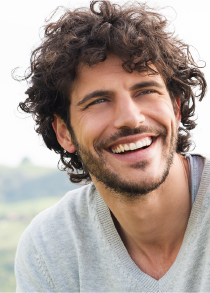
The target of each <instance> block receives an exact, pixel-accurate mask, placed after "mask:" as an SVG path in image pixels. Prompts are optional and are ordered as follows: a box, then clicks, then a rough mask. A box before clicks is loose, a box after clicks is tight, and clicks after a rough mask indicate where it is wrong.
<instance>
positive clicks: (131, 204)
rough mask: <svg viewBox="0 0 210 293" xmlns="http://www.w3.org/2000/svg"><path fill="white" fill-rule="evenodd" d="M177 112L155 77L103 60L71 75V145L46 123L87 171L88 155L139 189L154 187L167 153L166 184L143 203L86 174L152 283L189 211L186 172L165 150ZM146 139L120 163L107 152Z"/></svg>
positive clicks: (169, 260)
mask: <svg viewBox="0 0 210 293" xmlns="http://www.w3.org/2000/svg"><path fill="white" fill-rule="evenodd" d="M143 83H144V86H142V84H143ZM96 91H103V93H102V92H101V93H96ZM179 106H180V101H179V99H178V98H176V101H175V112H174V107H173V105H172V102H171V99H170V96H169V93H168V91H167V88H166V86H165V83H164V81H163V79H162V77H161V75H160V74H158V75H147V74H145V73H144V74H142V73H138V72H133V73H131V74H130V73H127V72H125V71H124V70H123V68H122V62H121V60H120V59H119V58H118V57H116V56H114V55H109V56H108V58H107V59H106V60H105V61H104V62H101V63H99V64H98V65H97V66H95V67H93V68H89V67H87V66H85V65H81V66H80V68H79V69H78V73H77V78H76V80H75V82H74V86H73V90H72V92H71V106H70V114H71V121H70V122H71V126H72V129H73V130H74V134H75V137H76V141H75V139H73V138H72V137H71V135H70V134H69V131H68V129H67V127H66V125H65V123H64V122H63V121H62V120H61V119H60V118H59V117H57V116H55V120H54V122H53V128H54V130H55V132H56V135H57V139H58V142H59V143H60V144H61V146H62V147H63V148H64V149H66V150H67V151H68V152H75V150H76V148H78V146H77V144H78V145H79V146H81V153H80V155H81V157H82V159H83V161H85V160H86V161H87V165H88V164H89V165H91V160H89V161H88V159H87V153H89V154H90V155H91V159H92V160H94V161H95V162H98V163H101V165H102V166H103V168H105V169H106V170H107V171H108V172H109V173H110V174H111V175H112V176H118V177H116V178H117V180H122V182H124V183H125V184H126V183H127V184H136V183H137V184H138V186H139V188H141V187H142V186H144V187H148V186H151V184H153V183H155V182H160V180H161V178H162V176H163V174H164V172H165V171H166V168H167V166H168V165H169V164H168V157H169V155H170V153H172V152H173V160H172V164H171V165H170V168H169V172H168V176H167V177H166V179H165V181H164V182H163V183H162V184H161V185H160V186H159V187H157V188H156V189H154V190H153V191H151V192H147V194H146V195H142V194H141V192H139V195H138V196H135V198H134V199H133V200H129V199H128V196H127V195H126V194H123V192H121V193H120V192H115V191H114V190H113V189H111V188H107V187H106V185H105V184H104V183H103V180H99V178H98V177H100V174H97V170H95V169H97V168H94V167H96V165H94V164H93V166H90V169H89V171H90V175H91V178H92V181H93V183H94V184H95V186H96V188H97V190H98V191H99V193H100V195H101V196H102V198H103V199H104V201H105V202H106V204H107V206H108V207H109V209H110V211H111V213H112V216H113V220H114V223H115V226H116V228H117V230H118V232H119V235H120V236H121V239H122V241H123V242H124V244H125V247H126V248H127V251H128V253H129V254H130V256H131V258H132V259H133V261H134V262H135V263H136V264H137V265H138V266H139V268H140V269H141V270H142V271H143V272H144V273H146V274H148V275H150V276H151V277H153V278H155V279H157V280H158V279H160V278H161V277H162V276H164V275H165V273H166V272H167V271H168V270H169V268H170V267H171V265H172V264H173V262H174V261H175V259H176V256H177V254H178V252H179V250H180V247H181V244H182V241H183V237H184V233H185V230H186V227H187V223H188V219H189V215H190V210H191V199H190V188H189V169H188V164H187V162H186V159H185V158H184V157H183V156H181V155H178V154H177V153H176V152H174V150H173V148H172V147H173V146H174V145H175V143H176V135H177V129H178V126H179V122H180V120H181V116H180V111H179ZM143 127H147V128H145V129H147V130H146V131H144V132H143V133H138V134H129V135H127V136H122V135H121V134H120V133H121V132H122V131H124V130H128V129H129V130H130V129H132V130H134V129H141V128H142V129H143ZM122 133H123V132H122ZM158 133H159V134H158ZM163 133H165V135H163ZM145 137H152V138H153V143H152V144H151V146H150V147H148V148H147V149H145V150H142V149H140V150H138V151H135V152H132V153H126V154H123V155H122V154H114V153H112V152H111V148H114V147H115V146H116V145H118V144H119V143H122V144H123V143H130V142H135V141H137V140H139V139H143V138H145ZM91 168H92V169H91ZM91 170H92V172H91ZM100 170H101V169H100ZM96 175H97V176H96Z"/></svg>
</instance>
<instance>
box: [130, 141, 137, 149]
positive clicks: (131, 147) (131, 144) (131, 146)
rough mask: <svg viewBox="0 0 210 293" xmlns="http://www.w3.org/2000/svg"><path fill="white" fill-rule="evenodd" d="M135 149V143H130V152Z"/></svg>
mask: <svg viewBox="0 0 210 293" xmlns="http://www.w3.org/2000/svg"><path fill="white" fill-rule="evenodd" d="M135 149H136V145H135V143H133V142H132V143H130V150H135Z"/></svg>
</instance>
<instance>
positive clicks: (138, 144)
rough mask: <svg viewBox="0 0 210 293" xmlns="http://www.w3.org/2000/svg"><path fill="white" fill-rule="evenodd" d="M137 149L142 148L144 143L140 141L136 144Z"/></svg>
mask: <svg viewBox="0 0 210 293" xmlns="http://www.w3.org/2000/svg"><path fill="white" fill-rule="evenodd" d="M136 147H137V149H140V148H142V142H141V141H140V140H139V141H137V142H136Z"/></svg>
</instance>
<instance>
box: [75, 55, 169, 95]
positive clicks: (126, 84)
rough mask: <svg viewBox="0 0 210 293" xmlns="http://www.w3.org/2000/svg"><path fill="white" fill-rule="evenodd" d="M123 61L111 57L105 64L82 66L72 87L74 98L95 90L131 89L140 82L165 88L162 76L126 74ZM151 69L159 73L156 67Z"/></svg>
mask: <svg viewBox="0 0 210 293" xmlns="http://www.w3.org/2000/svg"><path fill="white" fill-rule="evenodd" d="M122 63H123V62H122V60H121V59H120V58H119V57H117V56H115V55H109V56H108V57H107V59H106V60H105V61H104V62H100V63H98V64H97V65H95V66H93V67H89V66H87V65H84V64H80V66H79V67H78V70H77V76H76V79H75V81H74V83H73V87H72V91H71V92H72V96H77V97H78V98H79V97H81V98H82V96H84V95H86V94H87V93H88V92H91V91H95V90H112V91H118V90H119V89H122V88H124V89H129V88H131V87H132V86H133V84H135V83H137V82H140V81H148V80H155V81H156V82H159V83H160V84H162V85H164V86H165V83H164V81H163V79H162V77H161V75H160V74H148V73H145V72H142V73H141V72H137V71H133V72H132V73H128V72H126V71H125V70H124V69H123V67H122ZM151 68H152V69H154V70H155V71H157V69H156V68H155V66H154V65H151Z"/></svg>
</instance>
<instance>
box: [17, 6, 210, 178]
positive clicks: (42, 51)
mask: <svg viewBox="0 0 210 293" xmlns="http://www.w3.org/2000/svg"><path fill="white" fill-rule="evenodd" d="M44 28H45V31H44V37H43V40H42V43H41V45H40V46H39V47H38V48H37V49H35V50H34V51H33V52H32V54H31V65H30V68H29V73H28V74H26V75H25V76H24V79H25V80H29V81H30V87H29V88H28V89H27V91H26V94H27V95H28V98H27V99H26V100H25V102H21V103H20V104H19V107H20V108H21V109H22V110H23V111H25V112H26V113H31V114H32V115H33V118H34V120H35V122H36V132H37V133H38V134H41V135H42V137H43V140H44V142H45V144H46V145H47V147H48V148H49V149H53V150H54V151H55V152H56V153H59V154H60V161H61V162H62V164H63V166H62V170H66V171H67V172H68V174H69V176H70V180H71V181H72V182H75V183H79V182H81V181H82V180H86V182H87V181H90V180H91V178H90V175H89V173H88V172H87V171H86V170H85V168H84V167H83V163H82V161H81V159H80V158H79V156H78V154H77V152H75V153H68V152H67V151H66V150H65V149H63V148H62V147H61V146H60V144H59V143H58V141H57V138H56V135H55V132H54V130H53V127H52V122H53V121H54V114H56V115H58V116H59V117H60V118H61V119H63V121H64V122H65V124H66V125H67V127H68V130H69V132H70V133H72V134H73V132H72V130H71V125H70V113H69V112H70V111H69V106H70V99H69V96H70V93H71V86H72V84H73V82H74V80H75V77H76V70H77V68H78V65H79V64H81V63H84V64H87V65H88V66H90V67H91V66H93V65H96V64H98V63H99V62H103V61H105V60H106V58H107V55H108V54H110V53H112V54H115V55H117V56H118V57H119V58H120V59H121V60H122V62H123V65H122V66H123V69H124V70H125V71H127V72H130V73H131V72H133V70H136V71H138V72H143V71H146V72H150V73H151V70H152V69H151V68H150V65H151V64H154V65H155V66H156V68H157V71H158V73H160V74H161V76H162V77H163V79H164V81H165V84H166V87H167V89H168V91H169V93H170V97H171V100H172V103H173V102H174V99H175V97H179V98H180V101H181V117H182V118H181V126H180V127H179V133H178V142H177V152H178V153H185V152H187V151H189V148H190V146H191V144H192V142H191V141H190V140H189V138H190V130H192V129H194V128H195V126H196V123H195V121H193V119H192V117H193V116H194V114H195V97H196V95H195V93H194V92H193V91H194V90H195V88H197V87H198V88H199V94H198V95H197V97H198V99H199V101H201V100H202V98H203V96H204V94H205V90H206V81H205V78H204V75H203V73H202V72H201V71H200V69H199V67H198V66H197V64H196V63H195V62H194V59H193V58H192V55H191V53H190V50H189V46H188V45H187V44H185V43H184V42H183V41H181V40H179V39H178V38H177V37H175V36H174V35H173V33H169V32H168V31H167V30H168V21H167V20H166V18H165V17H164V16H163V15H161V14H159V13H157V12H156V11H154V10H153V9H151V8H149V7H148V6H147V5H146V4H140V3H137V4H135V5H130V6H126V5H124V6H121V7H120V6H119V5H116V4H112V3H110V2H109V1H93V2H92V3H91V4H90V9H89V8H80V9H75V10H74V11H70V10H69V9H65V11H64V14H63V15H62V16H61V17H60V18H59V20H58V21H56V22H51V23H49V21H48V23H47V24H46V25H45V27H44ZM152 74H157V72H155V71H154V70H153V72H152Z"/></svg>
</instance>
